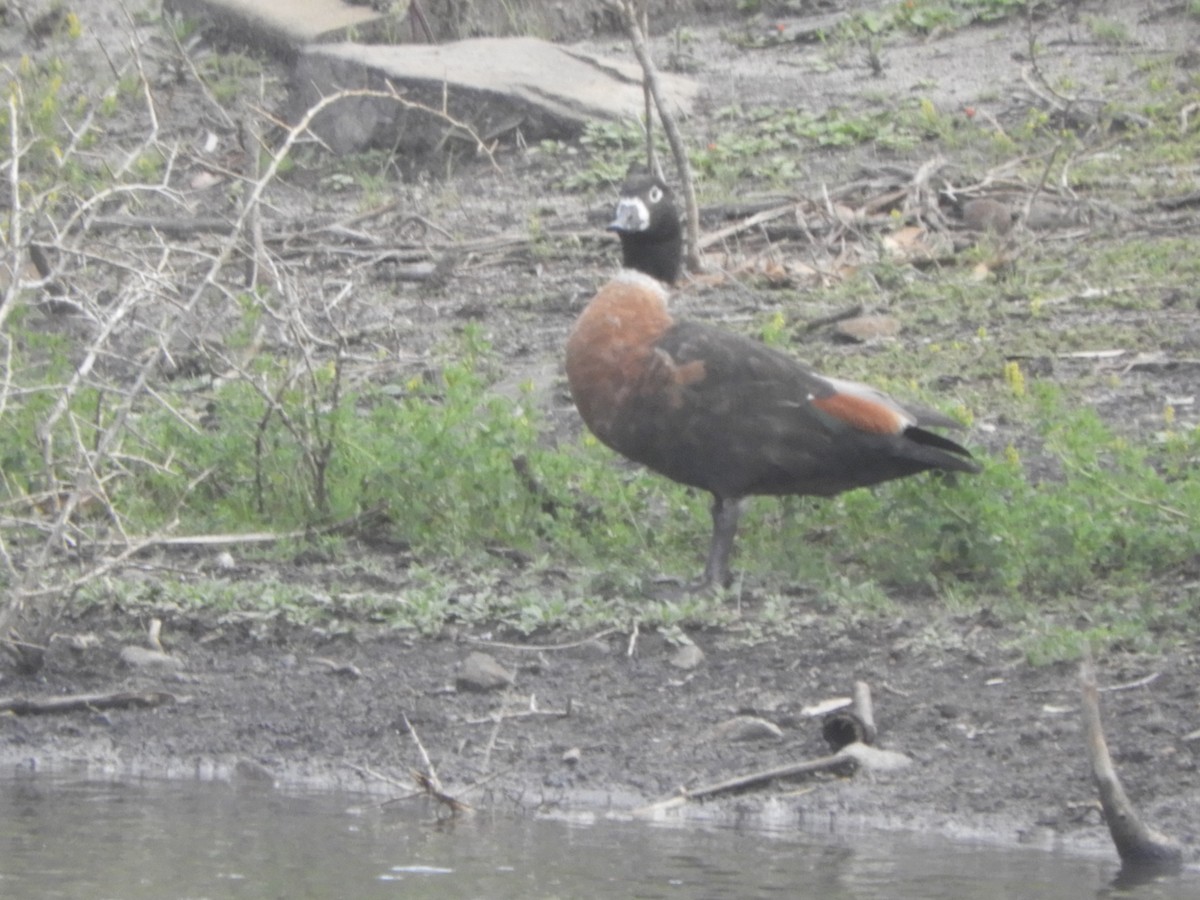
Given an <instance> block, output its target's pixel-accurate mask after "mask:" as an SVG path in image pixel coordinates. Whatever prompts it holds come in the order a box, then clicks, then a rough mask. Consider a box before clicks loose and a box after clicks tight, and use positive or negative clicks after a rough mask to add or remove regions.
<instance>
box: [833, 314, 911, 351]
mask: <svg viewBox="0 0 1200 900" xmlns="http://www.w3.org/2000/svg"><path fill="white" fill-rule="evenodd" d="M834 331H835V332H836V333H837V335H838V337H840V338H843V339H844V340H848V341H854V342H855V343H858V344H865V343H867V341H877V340H881V339H882V338H892V337H895V336H896V335H898V334H899V333H900V322H899V320H897V319H894V318H892V317H891V316H856V317H855V318H853V319H843V320H842V321H841V322H838V323H837V326H836V328H835V329H834Z"/></svg>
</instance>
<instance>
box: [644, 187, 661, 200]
mask: <svg viewBox="0 0 1200 900" xmlns="http://www.w3.org/2000/svg"><path fill="white" fill-rule="evenodd" d="M646 197H647V198H648V199H649V200H650V202H651V203H657V202H658V201H659V200H661V199H662V198H663V192H662V188H660V187H659V186H658V185H657V184H652V185H651V186H650V192H649V193H648V194H646Z"/></svg>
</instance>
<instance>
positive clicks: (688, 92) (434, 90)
mask: <svg viewBox="0 0 1200 900" xmlns="http://www.w3.org/2000/svg"><path fill="white" fill-rule="evenodd" d="M660 78H661V83H662V86H663V90H664V92H665V93H666V95H667V97H668V102H669V103H670V105H671V106H672V107H673V110H674V112H676V114H686V113H687V111H688V110H690V109H691V107H692V105H693V104H694V102H695V100H696V98H697V97H698V95H699V85H698V84H697V83H696V82H695V81H693V80H691V79H689V78H684V77H681V76H677V75H670V74H661V75H660ZM389 84H390V85H394V86H395V87H396V89H397V90H398V91H399V92H401V94H402V96H403V98H404V100H405V101H408V102H409V103H415V104H421V105H423V106H425V107H428V108H432V109H435V110H440V109H442V107H443V102H444V104H445V108H446V110H447V112H448V113H449V115H450V116H452V117H453V118H454V119H455V120H457V121H460V122H462V123H464V124H466V125H468V126H469V127H470V128H471V129H472V130H473V131H474V132H475V134H476V135H478V137H479V138H481V139H482V140H484V141H485V142H490V141H493V140H495V139H497V138H502V137H504V136H506V135H512V134H514V133H516V132H519V133H520V135H521V137H522V138H523V139H524V140H525V141H527V142H533V141H538V140H542V139H544V138H558V139H567V138H572V137H575V136H577V135H578V134H579V133H580V132H581V131H582V130H583V128H584V126H585V125H586V124H587V123H588V122H591V121H595V120H598V119H599V120H613V119H621V118H634V117H637V116H638V115H639V114H640V113H641V111H642V109H643V105H644V98H643V94H642V81H641V69H640V68H639V67H638V66H637V65H636V64H635V63H633V62H621V61H618V60H607V59H600V58H598V57H594V56H589V55H588V54H585V53H582V52H579V51H575V50H572V49H570V48H568V47H563V46H559V45H557V44H551V43H549V42H547V41H542V40H538V39H537V38H529V37H513V38H476V39H472V40H465V41H458V42H455V43H451V44H440V45H435V46H430V45H415V44H406V45H402V46H378V45H377V46H364V45H360V44H350V43H343V44H325V45H320V46H314V47H309V48H307V49H306V50H305V51H304V52H303V53H302V54H301V55H300V57H299V58H298V59H297V61H296V64H295V66H294V67H293V71H292V77H291V92H290V105H291V119H292V120H293V121H296V120H298V119H299V118H300V116H301V115H303V113H304V112H305V111H307V110H308V109H310V108H311V107H312V106H313V105H314V104H315V103H316V102H317V101H318V100H320V99H321V98H323V97H328V96H330V95H331V94H335V93H337V92H338V91H339V90H352V89H364V88H369V89H372V90H381V91H387V90H389V87H388V86H389ZM313 131H314V133H316V134H317V135H318V136H319V137H320V138H321V140H323V141H324V142H325V143H326V144H328V145H329V147H330V148H331V149H332V150H333V151H334V152H337V153H352V152H357V151H360V150H364V149H367V148H369V147H382V148H386V149H395V150H396V151H398V152H400V153H407V154H413V153H431V152H434V151H438V150H440V149H442V148H443V147H444V146H445V145H446V142H447V141H463V142H465V143H464V144H462V146H464V147H465V148H466V149H468V150H470V151H472V152H473V150H474V142H473V141H471V140H470V139H469V138H468V136H467V135H465V134H463V133H462V132H461V130H459V129H455V128H454V127H453V126H451V125H450V124H449V123H448V122H446V121H445V120H443V119H440V118H439V117H437V116H435V115H433V114H431V113H429V112H427V111H425V110H420V109H415V108H413V107H412V106H406V105H405V104H404V103H401V102H397V101H396V100H394V99H391V98H386V97H345V98H342V99H341V100H338V101H337V102H336V103H334V104H332V105H331V106H330V107H329V108H327V109H325V110H322V112H321V113H320V114H319V115H318V116H317V117H316V119H315V121H314V123H313Z"/></svg>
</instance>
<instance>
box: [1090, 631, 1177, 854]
mask: <svg viewBox="0 0 1200 900" xmlns="http://www.w3.org/2000/svg"><path fill="white" fill-rule="evenodd" d="M1079 681H1080V686H1081V688H1082V695H1083V696H1082V700H1083V727H1084V736H1085V738H1086V740H1087V751H1088V760H1089V762H1090V763H1091V767H1092V781H1093V783H1095V785H1096V792H1097V793H1098V794H1099V795H1100V806H1101V807H1102V808H1103V809H1104V821H1105V822H1106V823H1107V824H1108V833H1109V834H1110V835H1112V840H1113V844H1114V845H1115V846H1116V848H1117V855H1119V856H1120V857H1121V864H1122V866H1123V867H1124V868H1125V869H1138V870H1145V869H1154V870H1158V869H1166V870H1171V869H1175V868H1178V867H1179V866H1180V865H1181V863H1182V861H1183V848H1182V847H1181V846H1180V845H1179V843H1178V842H1177V841H1176V840H1175V839H1174V838H1172V837H1168V836H1167V835H1165V834H1162V833H1160V832H1158V831H1155V830H1154V829H1153V828H1151V827H1150V826H1148V825H1146V824H1145V823H1144V822H1143V821H1142V820H1141V817H1140V816H1139V815H1138V814H1137V810H1136V809H1134V807H1133V803H1132V802H1130V800H1129V797H1128V795H1127V794H1126V793H1125V789H1124V788H1123V787H1122V786H1121V779H1120V778H1119V777H1117V770H1116V768H1115V767H1114V766H1113V762H1112V757H1111V756H1110V755H1109V752H1108V742H1107V741H1106V740H1105V739H1104V727H1103V726H1102V725H1101V723H1100V701H1099V698H1098V693H1097V688H1096V673H1095V670H1094V668H1093V666H1092V661H1091V658H1090V654H1088V655H1086V656H1085V658H1084V661H1083V664H1082V665H1081V666H1080V669H1079Z"/></svg>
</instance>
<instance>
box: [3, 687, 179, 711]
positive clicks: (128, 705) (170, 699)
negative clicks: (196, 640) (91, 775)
mask: <svg viewBox="0 0 1200 900" xmlns="http://www.w3.org/2000/svg"><path fill="white" fill-rule="evenodd" d="M176 700H177V698H176V696H175V695H174V694H170V693H167V692H166V691H117V692H116V693H108V694H69V695H67V696H65V697H43V698H40V699H35V698H32V697H0V712H10V713H13V714H14V715H18V716H41V715H49V714H52V713H67V712H79V711H80V710H96V709H148V708H151V707H155V706H165V705H169V704H172V703H175V702H176Z"/></svg>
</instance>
